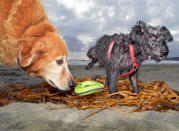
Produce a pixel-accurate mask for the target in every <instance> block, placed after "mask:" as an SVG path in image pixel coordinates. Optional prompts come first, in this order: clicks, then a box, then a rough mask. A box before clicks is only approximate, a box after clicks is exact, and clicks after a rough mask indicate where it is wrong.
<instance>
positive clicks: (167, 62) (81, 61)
mask: <svg viewBox="0 0 179 131" xmlns="http://www.w3.org/2000/svg"><path fill="white" fill-rule="evenodd" d="M89 62H90V61H89V60H69V61H68V64H69V65H87V64H88V63H89ZM143 64H179V61H166V60H163V61H161V62H155V61H154V60H147V61H144V62H143Z"/></svg>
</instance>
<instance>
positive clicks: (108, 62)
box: [86, 21, 173, 97]
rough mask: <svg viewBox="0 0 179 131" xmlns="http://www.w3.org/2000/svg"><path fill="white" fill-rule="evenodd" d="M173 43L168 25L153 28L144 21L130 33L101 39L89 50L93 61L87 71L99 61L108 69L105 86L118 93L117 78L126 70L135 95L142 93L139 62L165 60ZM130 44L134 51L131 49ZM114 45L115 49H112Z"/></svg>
mask: <svg viewBox="0 0 179 131" xmlns="http://www.w3.org/2000/svg"><path fill="white" fill-rule="evenodd" d="M172 40H173V37H172V35H171V33H170V32H169V30H168V29H167V28H166V27H165V26H157V27H153V26H150V25H147V24H146V23H144V22H143V21H138V22H137V24H136V25H134V26H133V27H132V30H131V31H130V33H129V34H114V35H112V36H109V35H104V36H103V37H101V38H100V39H99V40H98V41H97V42H96V45H95V46H93V47H91V48H90V49H89V50H88V53H87V56H88V57H89V58H90V59H91V60H92V61H91V62H90V63H89V64H88V65H87V66H86V69H90V68H92V67H93V65H94V64H95V63H96V62H98V63H99V66H100V67H104V68H105V69H106V73H107V78H106V85H105V86H108V87H109V93H114V92H117V81H118V77H119V75H121V74H123V73H124V72H125V71H127V72H129V73H128V74H127V75H128V76H129V79H130V81H131V84H132V87H133V92H134V93H139V92H140V90H139V87H138V85H137V79H138V67H139V66H140V63H141V62H143V61H144V60H147V59H150V58H151V59H154V60H155V61H157V62H159V61H161V60H162V59H164V58H165V57H166V56H167V55H168V53H169V49H168V46H167V42H171V41H172ZM130 43H131V45H132V46H133V47H132V48H133V49H132V50H134V52H131V49H130V48H129V45H130ZM111 44H114V46H113V47H112V48H111V49H110V46H111ZM110 50H111V52H110ZM132 55H133V57H134V58H132ZM110 56H111V57H110ZM132 59H133V60H132ZM113 97H116V96H113Z"/></svg>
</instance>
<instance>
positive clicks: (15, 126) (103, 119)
mask: <svg viewBox="0 0 179 131" xmlns="http://www.w3.org/2000/svg"><path fill="white" fill-rule="evenodd" d="M69 68H70V70H71V72H72V74H73V75H74V76H77V77H84V76H96V75H102V76H105V71H104V70H103V69H99V68H98V67H94V68H93V69H92V70H90V71H86V70H85V69H84V66H82V65H73V66H72V65H71V66H69ZM139 79H141V80H142V81H143V82H147V81H153V80H163V81H166V82H167V83H168V84H169V86H170V87H171V88H172V89H175V90H178V91H179V65H175V64H171V65H169V64H168V65H163V64H157V65H153V64H152V65H143V66H142V68H141V69H140V75H139ZM42 81H43V79H41V78H37V77H29V76H28V75H27V74H25V73H24V72H23V71H21V69H19V68H7V67H4V66H0V87H2V86H4V85H7V84H25V85H28V86H30V85H33V84H36V83H40V82H42ZM48 105H51V106H55V107H59V106H63V105H55V104H52V103H46V104H42V103H39V104H34V103H25V102H15V103H12V104H9V105H7V106H4V107H0V130H1V131H7V130H33V131H36V130H60V131H74V130H78V131H81V130H82V131H83V130H85V131H92V130H95V131H104V130H105V131H108V130H109V131H110V130H114V131H115V130H116V131H118V130H121V131H128V130H129V131H160V130H161V131H168V130H171V131H178V130H179V124H178V121H179V112H177V111H173V110H169V111H168V112H162V113H160V112H154V111H146V112H136V113H119V112H115V111H112V110H109V109H105V110H104V111H101V112H100V113H98V114H96V115H94V116H92V117H90V118H89V119H86V120H82V118H83V117H85V116H87V115H89V114H90V113H92V112H94V110H82V111H78V110H77V109H75V108H73V109H60V110H53V111H51V110H49V109H47V106H48ZM119 108H120V109H121V108H122V109H123V108H125V109H128V107H119Z"/></svg>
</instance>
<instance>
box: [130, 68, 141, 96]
mask: <svg viewBox="0 0 179 131" xmlns="http://www.w3.org/2000/svg"><path fill="white" fill-rule="evenodd" d="M129 80H130V82H131V84H132V88H133V91H132V92H133V93H139V92H140V89H139V87H138V84H137V80H138V71H137V72H135V73H134V74H132V75H130V76H129Z"/></svg>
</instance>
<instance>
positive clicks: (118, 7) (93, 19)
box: [42, 0, 179, 59]
mask: <svg viewBox="0 0 179 131" xmlns="http://www.w3.org/2000/svg"><path fill="white" fill-rule="evenodd" d="M42 3H43V5H44V7H45V10H46V13H47V15H48V18H49V20H50V22H51V23H52V24H53V25H54V26H55V27H56V28H57V29H58V31H59V32H60V34H61V36H62V37H64V39H65V41H66V42H67V41H68V42H69V43H68V42H67V44H68V46H70V47H69V48H70V51H71V54H72V55H73V54H75V53H79V52H86V50H87V49H88V48H89V47H90V46H91V45H92V44H94V42H95V40H96V39H98V38H99V37H100V36H102V35H104V34H114V33H120V32H124V33H127V32H128V31H129V30H130V28H131V27H132V25H134V24H136V21H137V20H143V21H145V22H146V23H148V24H151V25H153V26H155V25H164V26H166V27H167V28H168V29H169V30H170V31H171V33H172V34H173V36H174V40H175V41H174V42H172V43H170V44H169V47H170V54H169V56H179V13H178V12H179V7H178V6H179V0H42ZM72 46H74V49H73V47H72ZM78 47H79V48H78ZM84 55H85V54H84ZM73 56H75V55H73ZM81 58H82V57H81ZM82 59H83V58H82Z"/></svg>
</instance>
